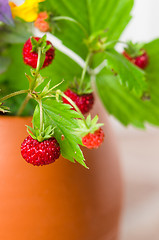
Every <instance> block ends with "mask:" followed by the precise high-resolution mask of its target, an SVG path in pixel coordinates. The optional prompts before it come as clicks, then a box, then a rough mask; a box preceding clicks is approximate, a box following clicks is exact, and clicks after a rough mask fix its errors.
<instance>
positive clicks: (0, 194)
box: [0, 103, 122, 240]
mask: <svg viewBox="0 0 159 240" xmlns="http://www.w3.org/2000/svg"><path fill="white" fill-rule="evenodd" d="M97 105H98V103H97ZM97 107H98V111H97V112H98V113H99V111H101V109H100V108H101V106H100V107H99V105H98V106H97ZM103 119H104V122H105V135H106V137H105V142H104V144H103V145H102V146H101V147H100V148H99V149H98V150H85V151H84V154H85V157H86V161H87V165H88V166H89V168H90V169H89V170H87V169H85V168H84V167H82V166H80V165H79V164H77V163H76V164H73V163H71V162H69V161H68V160H65V159H63V158H62V157H61V158H60V159H58V160H57V161H56V162H55V163H54V164H50V165H48V166H44V167H34V166H32V165H30V164H28V163H26V162H25V160H23V159H22V157H21V154H20V144H21V142H22V141H23V139H24V138H25V137H26V136H27V132H26V127H25V125H29V124H30V121H31V119H30V118H17V117H0V202H1V204H0V239H2V240H19V239H22V240H28V239H30V240H37V239H38V240H52V239H54V240H117V239H118V232H119V221H120V211H121V199H122V181H121V176H120V167H119V163H118V155H117V153H116V148H115V146H114V140H113V138H112V134H111V132H110V130H109V124H108V122H107V120H106V119H105V113H104V110H103V109H102V115H101V120H103Z"/></svg>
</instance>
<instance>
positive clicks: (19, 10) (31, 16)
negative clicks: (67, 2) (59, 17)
mask: <svg viewBox="0 0 159 240" xmlns="http://www.w3.org/2000/svg"><path fill="white" fill-rule="evenodd" d="M43 1H45V0H25V2H24V3H23V4H21V5H20V6H16V5H15V4H14V3H13V2H9V5H10V7H11V11H12V16H13V18H14V17H19V18H21V19H23V20H24V21H26V22H33V21H35V20H36V19H37V16H38V3H39V2H43Z"/></svg>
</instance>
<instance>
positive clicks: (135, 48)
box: [123, 41, 149, 69]
mask: <svg viewBox="0 0 159 240" xmlns="http://www.w3.org/2000/svg"><path fill="white" fill-rule="evenodd" d="M143 47H144V44H143V43H132V42H131V41H129V42H127V47H126V48H125V51H124V52H123V56H124V57H125V58H127V59H128V60H129V61H130V62H132V63H133V64H135V65H136V66H138V67H139V68H141V69H145V68H146V67H147V65H148V63H149V57H148V54H147V53H146V51H145V50H144V49H143Z"/></svg>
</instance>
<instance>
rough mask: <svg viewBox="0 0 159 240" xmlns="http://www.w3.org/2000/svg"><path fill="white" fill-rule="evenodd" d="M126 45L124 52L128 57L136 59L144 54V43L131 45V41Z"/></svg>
mask: <svg viewBox="0 0 159 240" xmlns="http://www.w3.org/2000/svg"><path fill="white" fill-rule="evenodd" d="M126 44H127V46H126V47H125V48H124V50H125V51H126V52H127V53H128V54H129V55H130V57H132V58H136V57H138V56H141V55H142V54H143V53H144V49H143V47H144V45H145V43H139V42H137V43H133V42H132V41H128V42H127V43H126Z"/></svg>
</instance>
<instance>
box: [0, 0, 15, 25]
mask: <svg viewBox="0 0 159 240" xmlns="http://www.w3.org/2000/svg"><path fill="white" fill-rule="evenodd" d="M0 21H2V22H4V23H6V24H8V25H13V18H12V13H11V9H10V6H9V4H8V0H0Z"/></svg>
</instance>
